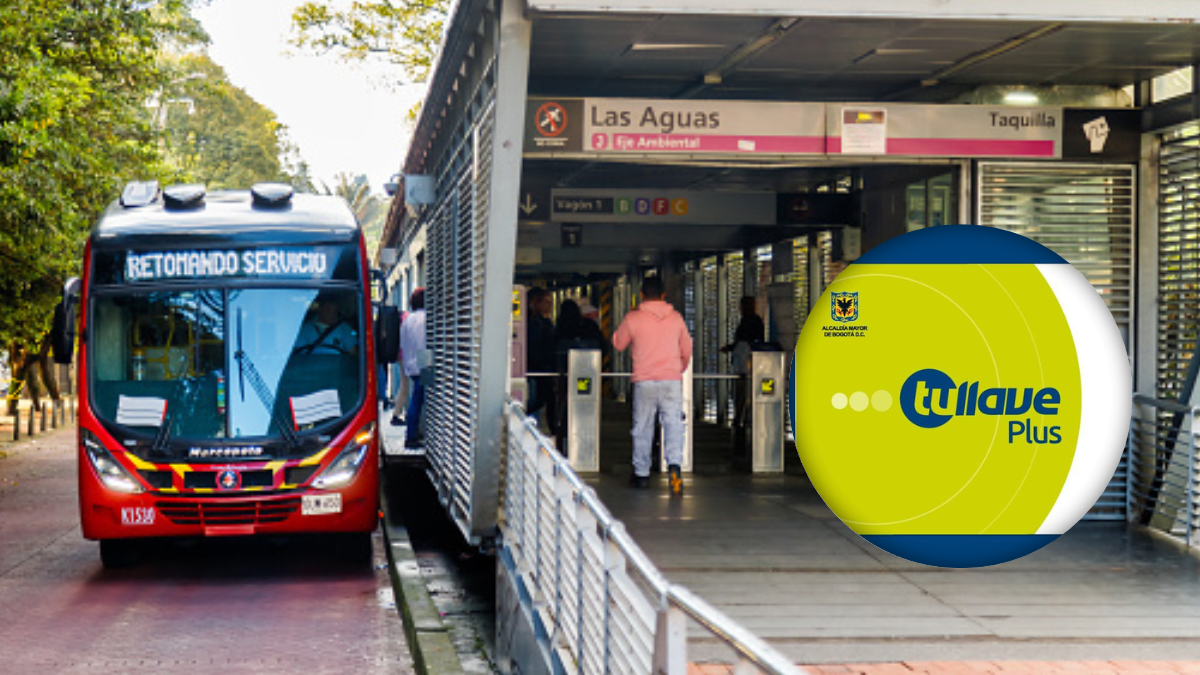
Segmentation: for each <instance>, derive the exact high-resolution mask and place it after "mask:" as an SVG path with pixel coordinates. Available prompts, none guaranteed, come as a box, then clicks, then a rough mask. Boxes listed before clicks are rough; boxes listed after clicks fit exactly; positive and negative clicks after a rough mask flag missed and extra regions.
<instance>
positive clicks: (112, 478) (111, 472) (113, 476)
mask: <svg viewBox="0 0 1200 675" xmlns="http://www.w3.org/2000/svg"><path fill="white" fill-rule="evenodd" d="M83 448H84V450H86V452H87V457H88V461H90V462H91V463H92V468H93V469H95V470H96V475H97V476H100V482H102V483H104V487H106V488H108V489H109V490H112V491H113V492H123V493H125V494H137V493H139V492H145V489H144V488H142V486H141V485H139V484H138V482H137V481H136V480H134V479H133V476H130V475H129V472H128V471H126V470H125V468H124V467H122V466H121V465H120V464H118V463H117V460H115V459H113V456H112V454H110V453H109V451H108V449H107V448H105V447H104V445H103V444H102V443H100V439H99V438H96V436H95V435H94V434H92V432H90V431H87V430H84V432H83Z"/></svg>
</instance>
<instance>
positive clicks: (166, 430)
mask: <svg viewBox="0 0 1200 675" xmlns="http://www.w3.org/2000/svg"><path fill="white" fill-rule="evenodd" d="M170 440H171V413H170V404H169V403H168V404H167V412H166V413H165V414H163V420H162V425H161V426H159V427H158V433H157V434H155V435H154V442H153V443H151V444H150V452H153V453H165V452H166V451H167V443H169V442H170Z"/></svg>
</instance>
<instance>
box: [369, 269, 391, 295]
mask: <svg viewBox="0 0 1200 675" xmlns="http://www.w3.org/2000/svg"><path fill="white" fill-rule="evenodd" d="M370 279H371V301H372V302H378V303H384V302H387V299H388V287H387V275H386V274H384V273H383V270H379V269H372V270H370Z"/></svg>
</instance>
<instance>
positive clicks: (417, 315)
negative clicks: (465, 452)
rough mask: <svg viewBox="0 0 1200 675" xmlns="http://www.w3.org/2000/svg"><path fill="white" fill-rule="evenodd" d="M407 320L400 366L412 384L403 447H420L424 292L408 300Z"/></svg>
mask: <svg viewBox="0 0 1200 675" xmlns="http://www.w3.org/2000/svg"><path fill="white" fill-rule="evenodd" d="M408 304H409V312H408V316H406V317H404V322H403V323H401V324H400V353H401V354H402V357H403V358H402V362H401V366H402V367H403V369H404V375H405V376H406V377H408V378H409V379H410V380H411V381H412V389H411V391H410V392H409V397H408V415H407V422H408V426H407V427H406V428H405V430H404V436H405V439H404V447H406V448H417V447H420V446H421V443H422V438H421V409H422V408H423V407H424V405H425V386H424V385H423V384H422V383H421V366H420V364H419V361H418V360H417V358H418V355H419V354H420V353H421V352H422V351H424V350H425V289H424V288H418V289H416V290H414V291H413V292H412V297H411V298H410V299H409V303H408Z"/></svg>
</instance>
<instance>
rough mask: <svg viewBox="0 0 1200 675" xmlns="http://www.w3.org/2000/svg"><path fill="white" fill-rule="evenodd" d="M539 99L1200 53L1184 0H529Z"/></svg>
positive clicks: (1044, 72) (717, 93)
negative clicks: (1118, 0)
mask: <svg viewBox="0 0 1200 675" xmlns="http://www.w3.org/2000/svg"><path fill="white" fill-rule="evenodd" d="M491 6H492V1H491V0H459V2H457V3H456V4H455V5H454V11H453V15H452V17H451V19H450V20H449V22H448V29H447V34H446V39H445V42H444V44H443V50H442V53H441V55H440V57H439V61H438V64H437V67H436V69H435V72H434V74H433V76H432V78H431V81H430V87H429V94H428V97H427V99H426V102H425V105H424V106H423V110H422V114H421V118H420V120H419V121H418V123H417V129H416V132H415V134H414V136H413V143H412V145H411V147H410V150H409V155H408V158H407V160H406V162H405V171H406V172H410V173H419V172H420V171H421V170H422V168H423V165H424V162H425V158H426V157H427V156H428V152H429V150H430V147H431V144H432V142H433V137H434V136H435V135H436V129H435V128H436V126H437V125H438V124H439V122H440V120H441V116H442V114H443V110H444V109H443V106H444V105H445V104H446V103H447V102H448V101H449V100H451V99H452V97H453V91H454V87H455V81H456V79H457V78H458V77H459V75H460V73H461V71H462V64H463V63H464V61H465V60H466V59H469V58H470V55H471V53H472V46H471V45H472V41H473V40H474V37H475V36H476V34H477V30H478V22H479V21H480V17H481V16H482V15H483V14H484V13H485V12H486V11H488V10H489V8H490V7H491ZM527 7H528V16H529V17H530V19H531V21H532V44H531V53H530V73H529V93H530V94H531V95H534V96H580V97H582V96H593V97H603V96H612V97H642V98H700V99H705V98H707V99H742V100H787V101H889V100H895V101H918V102H946V101H952V100H954V99H956V98H957V97H959V96H960V95H962V94H963V93H964V92H966V91H969V90H970V89H972V88H975V87H979V86H986V85H1026V86H1041V87H1052V86H1055V85H1099V86H1109V87H1112V86H1125V85H1129V84H1132V83H1135V82H1141V81H1145V80H1148V79H1150V78H1152V77H1155V76H1158V75H1163V74H1166V73H1168V72H1170V71H1172V70H1174V69H1177V68H1180V67H1182V66H1187V65H1191V64H1194V63H1196V62H1198V61H1200V3H1196V2H1186V1H1184V0H1142V1H1141V2H1137V3H1128V2H1117V1H1115V0H1054V2H1046V1H1045V0H1006V1H1005V2H987V3H985V2H979V0H839V2H836V3H832V2H829V1H828V0H736V2H731V1H730V0H528V2H527Z"/></svg>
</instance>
